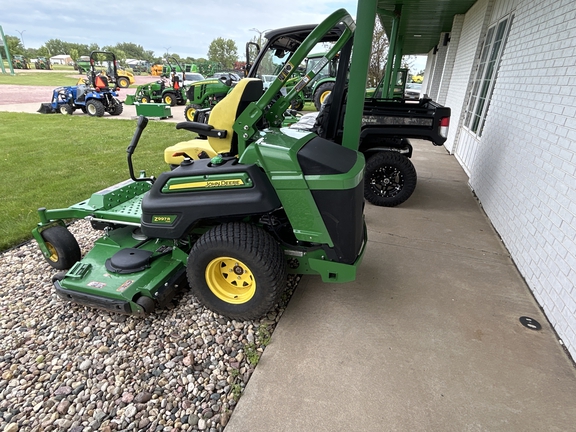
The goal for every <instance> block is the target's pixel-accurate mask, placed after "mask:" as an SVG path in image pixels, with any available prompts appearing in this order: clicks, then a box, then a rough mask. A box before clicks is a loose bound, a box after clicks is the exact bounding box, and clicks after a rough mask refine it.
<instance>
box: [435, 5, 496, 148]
mask: <svg viewBox="0 0 576 432" xmlns="http://www.w3.org/2000/svg"><path fill="white" fill-rule="evenodd" d="M489 3H490V2H489V1H488V0H479V1H478V2H476V3H475V4H474V6H472V7H471V8H470V10H469V11H468V13H467V14H466V16H465V17H464V20H463V22H462V29H461V32H460V34H459V35H458V38H456V37H454V39H453V40H451V41H450V49H451V50H454V49H455V46H456V44H458V46H457V48H456V56H455V60H454V67H453V70H452V76H451V79H450V83H449V89H448V94H447V96H446V104H445V105H446V106H448V107H450V109H451V110H452V113H451V116H450V129H449V131H448V139H447V140H446V143H445V144H444V146H445V147H446V148H447V149H448V151H449V152H450V153H454V152H455V151H456V142H457V141H458V135H459V134H458V132H459V130H460V126H461V123H462V113H463V110H464V103H465V100H466V95H467V92H468V86H469V83H470V81H471V76H472V74H473V70H472V67H473V66H474V61H475V59H476V57H477V53H478V49H479V45H480V42H479V39H480V37H481V35H482V31H483V30H484V27H485V21H486V15H487V10H488V6H489ZM459 20H460V19H459ZM454 22H456V19H455V20H454ZM453 30H456V29H453ZM453 33H454V36H456V31H453Z"/></svg>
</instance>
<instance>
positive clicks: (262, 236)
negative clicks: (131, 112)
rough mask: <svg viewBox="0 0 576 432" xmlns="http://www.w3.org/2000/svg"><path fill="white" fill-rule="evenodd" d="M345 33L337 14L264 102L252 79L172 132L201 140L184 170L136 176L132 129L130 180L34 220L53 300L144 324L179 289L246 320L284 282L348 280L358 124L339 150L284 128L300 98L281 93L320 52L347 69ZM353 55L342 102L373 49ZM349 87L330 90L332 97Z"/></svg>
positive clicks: (358, 229)
mask: <svg viewBox="0 0 576 432" xmlns="http://www.w3.org/2000/svg"><path fill="white" fill-rule="evenodd" d="M334 26H339V28H340V30H341V32H340V33H338V34H335V33H334V32H333V31H332V29H333V28H334ZM355 28H356V26H355V23H354V20H353V19H352V18H351V17H350V15H349V14H348V13H347V12H346V11H345V10H344V9H339V10H338V11H336V12H334V13H333V14H331V15H330V16H329V17H328V18H326V19H325V20H324V21H323V22H322V23H321V24H320V25H319V26H317V27H316V28H315V29H314V30H313V31H311V32H309V35H307V36H306V38H304V39H303V40H301V41H299V42H300V43H299V47H297V49H295V51H294V52H293V53H292V55H291V56H290V58H289V59H288V61H286V63H285V65H284V67H283V68H282V70H281V72H280V73H279V74H278V76H277V77H276V79H275V80H274V82H273V83H272V84H271V85H270V86H269V87H268V89H267V90H266V91H263V85H262V81H261V80H260V79H257V78H248V79H243V80H241V81H239V82H238V84H237V85H236V86H234V88H233V89H232V90H231V91H230V93H229V94H228V95H227V96H226V97H225V98H224V99H223V100H222V101H221V102H220V103H219V104H218V105H216V106H215V107H214V109H213V110H212V112H211V114H210V117H209V123H195V122H183V123H179V124H178V125H177V126H176V127H177V128H179V129H184V130H189V131H191V132H195V133H196V134H198V137H197V138H195V139H193V140H191V141H190V142H189V143H188V144H189V145H188V147H187V148H186V149H187V150H188V151H189V152H188V151H182V152H180V154H179V155H178V157H181V158H182V161H181V163H180V165H179V166H178V167H177V168H175V169H174V170H170V171H167V172H164V173H162V174H160V175H159V176H158V177H157V178H156V177H154V176H147V175H146V173H145V172H143V171H140V175H138V176H137V175H136V174H135V168H134V166H133V163H132V155H133V153H134V152H135V150H136V148H137V145H138V141H139V138H140V136H141V134H142V133H143V132H144V130H145V127H146V125H147V119H146V118H145V117H140V118H139V119H138V122H137V127H136V132H135V134H134V137H133V139H132V142H131V143H130V145H129V146H128V148H127V154H128V156H127V161H128V171H129V174H130V178H129V179H128V180H126V181H124V182H122V183H120V184H117V185H114V186H110V187H108V188H106V189H104V190H101V191H99V192H96V193H94V194H93V195H92V196H91V197H90V198H89V199H87V200H84V201H81V202H79V203H77V204H74V205H72V206H70V207H68V208H62V209H54V210H47V209H46V208H41V209H39V210H38V214H39V218H40V223H39V224H38V226H37V227H36V228H35V229H34V230H33V236H34V238H35V239H36V240H37V242H38V244H39V247H40V250H41V251H42V254H43V256H44V257H45V259H46V261H47V262H48V263H49V264H50V265H52V267H54V268H55V269H58V270H67V269H68V270H67V271H61V272H59V273H57V274H56V275H55V276H54V277H53V284H54V287H55V289H56V293H57V294H58V295H59V296H60V297H61V298H63V299H65V300H68V301H73V302H77V303H80V304H84V305H88V306H92V307H97V308H103V309H107V310H111V311H115V312H120V313H125V314H135V315H143V314H146V313H150V312H152V311H153V310H154V309H155V308H156V307H162V306H163V305H165V304H166V303H167V302H168V301H169V299H170V298H171V297H172V296H173V295H174V294H175V293H176V292H177V290H178V289H179V288H181V287H182V286H184V285H187V284H189V286H190V289H191V290H192V292H193V293H194V294H195V295H196V296H197V298H198V299H199V300H200V301H201V302H202V303H203V304H204V305H206V306H207V307H208V308H210V309H212V310H213V311H214V312H216V313H219V314H221V315H224V316H226V317H229V318H232V319H239V320H245V319H254V318H259V317H261V316H263V315H265V314H266V313H267V312H268V311H269V310H270V308H272V307H273V306H274V304H275V303H276V302H277V301H278V300H279V298H280V296H281V294H282V292H283V291H284V289H285V286H286V274H287V273H296V274H313V275H319V276H320V277H321V278H322V280H324V281H326V282H347V281H351V280H353V279H354V278H355V277H356V272H357V268H358V266H359V265H360V263H361V261H362V257H363V254H364V251H365V247H366V244H367V237H366V227H365V223H364V215H363V208H364V202H363V192H362V190H363V173H364V156H363V155H362V153H360V152H358V151H357V150H356V149H355V147H356V146H357V143H358V131H359V125H360V122H359V120H360V115H361V112H360V111H356V112H355V111H354V110H351V109H349V110H348V112H347V114H346V115H347V120H346V121H347V122H348V125H349V126H348V127H347V128H346V130H347V133H348V134H350V136H349V137H347V138H345V139H344V144H345V145H340V144H336V143H334V142H332V141H329V140H326V139H324V138H321V137H319V136H318V135H317V134H315V133H313V132H308V131H298V130H293V129H288V128H284V127H282V126H281V124H282V117H283V113H284V112H285V111H286V109H287V108H288V106H289V104H290V101H291V99H292V98H293V95H294V93H295V92H296V91H297V90H296V87H295V89H294V90H293V91H291V92H289V93H288V94H286V95H282V93H281V92H280V90H281V88H282V87H284V85H285V82H286V81H287V80H288V79H289V78H290V76H291V75H292V74H293V73H294V71H295V67H294V65H297V64H300V62H301V61H303V60H304V58H305V57H306V56H307V55H308V54H309V53H310V51H311V50H312V49H313V48H314V47H315V46H316V44H317V43H319V42H323V41H326V42H333V47H332V49H331V50H330V51H329V52H328V53H327V54H326V58H327V60H328V61H329V60H330V59H331V58H333V57H334V56H335V55H336V54H337V53H338V52H340V51H341V50H342V51H343V52H344V53H345V54H344V55H345V56H346V57H345V58H346V59H347V60H348V59H349V56H350V53H351V48H352V37H353V35H354V31H355ZM354 55H355V56H359V57H358V59H357V60H356V61H357V62H358V65H359V66H360V67H359V68H358V67H357V73H358V74H359V76H358V80H357V82H356V84H355V83H353V82H352V81H351V82H350V84H349V86H350V91H352V89H353V88H355V86H356V87H359V89H361V87H362V86H363V81H365V78H366V71H367V63H368V56H369V50H368V52H367V51H366V50H364V49H362V48H361V47H359V48H355V50H354ZM347 60H346V61H347ZM362 64H363V66H362ZM362 75H363V76H362ZM305 78H306V79H311V78H313V72H312V73H310V74H309V75H307V76H306V77H305ZM303 79H304V78H303ZM303 83H305V81H303ZM345 84H346V83H345V80H342V81H337V83H336V86H335V87H334V90H333V91H334V92H337V91H339V90H343V89H344V87H345ZM354 124H355V125H356V126H354ZM346 144H349V145H346ZM342 203H346V205H342ZM73 219H86V220H88V221H90V222H91V224H92V226H93V227H94V228H95V229H98V230H102V232H103V234H102V236H101V237H100V238H99V239H98V240H97V241H96V242H95V244H94V247H93V248H92V249H91V250H90V251H89V252H88V253H87V254H86V255H85V256H84V257H81V253H80V248H79V246H78V243H77V241H76V239H75V238H74V236H73V235H72V234H71V233H70V231H68V229H67V228H66V222H67V221H69V220H73ZM186 279H187V281H188V282H186Z"/></svg>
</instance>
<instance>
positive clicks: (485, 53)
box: [464, 14, 514, 138]
mask: <svg viewBox="0 0 576 432" xmlns="http://www.w3.org/2000/svg"><path fill="white" fill-rule="evenodd" d="M513 20H514V15H513V14H511V15H508V16H506V17H503V18H502V19H500V20H499V21H498V22H496V23H495V24H493V25H492V26H490V27H489V28H488V31H487V32H486V36H485V37H484V42H483V43H482V50H481V51H480V58H479V60H478V66H477V69H476V76H475V77H474V81H473V83H472V89H471V92H470V96H469V98H468V104H467V106H466V111H465V113H464V128H465V129H466V130H468V132H470V133H471V134H473V135H476V136H477V137H478V138H479V137H481V136H482V130H483V129H484V122H485V120H486V114H487V113H488V108H489V107H490V102H491V100H492V93H493V92H494V85H495V83H496V78H497V76H498V68H499V67H500V59H501V58H502V53H503V52H504V49H505V47H506V41H507V40H508V35H509V34H510V27H511V26H512V22H513Z"/></svg>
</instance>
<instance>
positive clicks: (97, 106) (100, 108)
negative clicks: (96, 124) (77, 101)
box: [86, 99, 106, 117]
mask: <svg viewBox="0 0 576 432" xmlns="http://www.w3.org/2000/svg"><path fill="white" fill-rule="evenodd" d="M105 111H106V109H105V108H104V104H103V103H102V102H100V101H99V100H95V99H91V100H89V101H88V102H86V112H87V113H88V115H89V116H92V117H102V116H103V115H104V112H105Z"/></svg>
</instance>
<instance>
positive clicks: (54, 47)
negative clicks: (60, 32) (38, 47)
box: [44, 39, 68, 57]
mask: <svg viewBox="0 0 576 432" xmlns="http://www.w3.org/2000/svg"><path fill="white" fill-rule="evenodd" d="M65 44H66V42H64V41H61V40H60V39H50V40H49V41H48V42H46V43H45V44H44V46H45V47H46V49H47V50H48V52H49V53H50V57H52V56H55V55H59V54H68V53H67V52H66V48H67V47H66V45H65Z"/></svg>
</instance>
